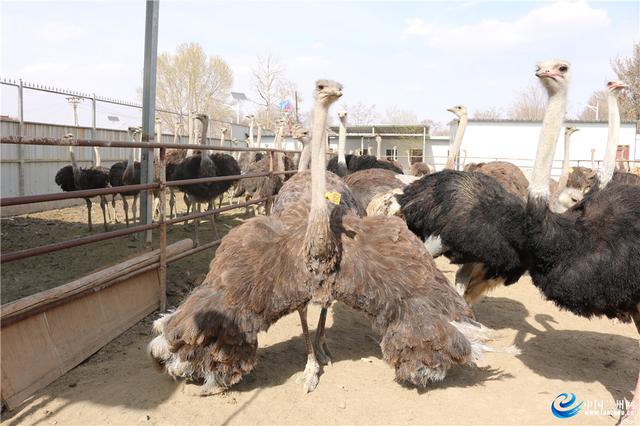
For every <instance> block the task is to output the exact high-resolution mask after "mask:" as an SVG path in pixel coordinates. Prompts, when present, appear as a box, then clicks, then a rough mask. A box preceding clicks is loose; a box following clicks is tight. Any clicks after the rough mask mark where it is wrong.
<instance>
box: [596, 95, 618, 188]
mask: <svg viewBox="0 0 640 426" xmlns="http://www.w3.org/2000/svg"><path fill="white" fill-rule="evenodd" d="M607 105H608V107H609V132H608V134H607V148H606V150H605V153H604V160H603V162H602V168H601V169H600V170H599V171H598V178H599V179H600V185H601V188H604V187H605V185H607V184H608V183H609V181H611V178H612V177H613V171H614V170H615V167H616V153H617V151H618V141H619V140H620V110H619V109H618V98H617V97H616V95H615V94H613V93H611V92H609V96H608V97H607Z"/></svg>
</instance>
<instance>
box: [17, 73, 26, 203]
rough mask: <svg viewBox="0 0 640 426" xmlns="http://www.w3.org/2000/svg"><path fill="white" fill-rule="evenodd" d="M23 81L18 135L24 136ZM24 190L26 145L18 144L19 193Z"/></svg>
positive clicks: (20, 93) (22, 193)
mask: <svg viewBox="0 0 640 426" xmlns="http://www.w3.org/2000/svg"><path fill="white" fill-rule="evenodd" d="M23 89H24V86H23V83H22V79H20V84H19V85H18V119H19V120H20V121H19V124H18V135H19V136H24V93H23ZM24 194H25V192H24V145H22V144H20V145H18V195H19V196H23V195H24Z"/></svg>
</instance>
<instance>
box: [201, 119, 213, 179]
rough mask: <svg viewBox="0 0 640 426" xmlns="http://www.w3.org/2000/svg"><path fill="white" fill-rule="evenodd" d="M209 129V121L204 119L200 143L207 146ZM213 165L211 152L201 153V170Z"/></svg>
mask: <svg viewBox="0 0 640 426" xmlns="http://www.w3.org/2000/svg"><path fill="white" fill-rule="evenodd" d="M208 129H209V119H207V118H206V117H205V118H203V119H202V135H200V143H201V144H202V145H207V130H208ZM210 163H211V157H209V151H204V150H203V151H201V153H200V169H202V168H205V167H207V166H208V165H209V164H210Z"/></svg>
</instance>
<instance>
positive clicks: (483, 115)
mask: <svg viewBox="0 0 640 426" xmlns="http://www.w3.org/2000/svg"><path fill="white" fill-rule="evenodd" d="M473 118H474V119H476V120H500V119H501V118H502V114H501V113H500V110H499V109H497V108H487V109H478V110H476V111H475V112H474V113H473Z"/></svg>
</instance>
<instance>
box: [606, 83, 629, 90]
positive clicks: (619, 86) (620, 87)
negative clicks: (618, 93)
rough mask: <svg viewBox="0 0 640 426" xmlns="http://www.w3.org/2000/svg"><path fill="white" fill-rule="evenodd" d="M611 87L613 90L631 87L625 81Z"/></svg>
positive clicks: (612, 84)
mask: <svg viewBox="0 0 640 426" xmlns="http://www.w3.org/2000/svg"><path fill="white" fill-rule="evenodd" d="M609 87H611V88H612V89H626V88H627V87H629V85H627V84H626V83H625V82H623V81H614V82H612V83H611V86H609Z"/></svg>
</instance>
